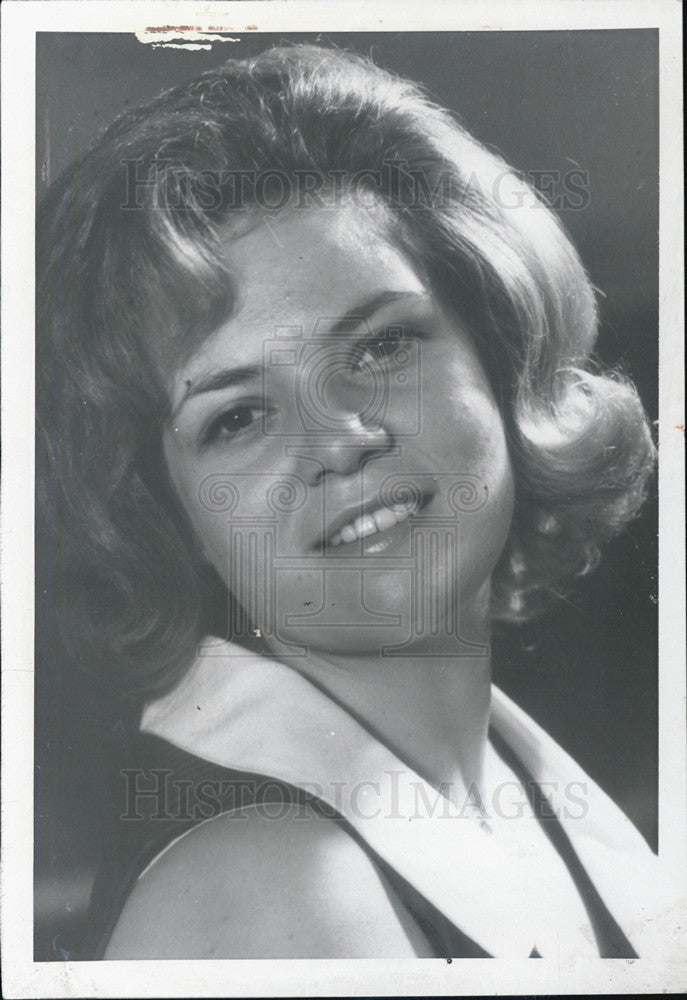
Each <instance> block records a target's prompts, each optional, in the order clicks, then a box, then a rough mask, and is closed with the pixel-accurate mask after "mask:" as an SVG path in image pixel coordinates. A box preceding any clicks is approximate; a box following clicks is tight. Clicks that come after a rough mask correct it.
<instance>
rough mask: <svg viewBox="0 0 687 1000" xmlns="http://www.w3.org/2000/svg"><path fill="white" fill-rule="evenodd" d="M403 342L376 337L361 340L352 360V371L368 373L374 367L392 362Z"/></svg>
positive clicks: (356, 346)
mask: <svg viewBox="0 0 687 1000" xmlns="http://www.w3.org/2000/svg"><path fill="white" fill-rule="evenodd" d="M400 346H401V342H400V341H399V340H397V339H394V338H391V337H375V338H369V339H368V340H361V341H360V342H359V343H357V344H356V345H355V349H354V352H353V358H352V359H351V371H353V372H363V371H367V370H368V369H369V368H370V366H372V365H380V364H385V363H386V362H388V361H390V360H391V359H392V358H393V356H394V354H395V353H396V351H397V350H398V349H399V347H400Z"/></svg>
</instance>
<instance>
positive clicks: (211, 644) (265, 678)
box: [141, 639, 657, 957]
mask: <svg viewBox="0 0 687 1000" xmlns="http://www.w3.org/2000/svg"><path fill="white" fill-rule="evenodd" d="M203 653H204V654H205V655H200V656H199V657H198V658H197V659H196V661H195V662H194V663H193V665H192V667H191V668H190V670H189V671H188V672H187V674H186V675H185V676H184V677H183V678H182V680H181V682H180V683H179V684H178V685H177V686H176V688H175V689H174V690H173V691H171V692H170V693H169V694H167V695H165V696H163V697H161V698H159V699H157V700H156V701H154V702H151V703H149V704H148V705H147V706H146V708H145V710H144V713H143V719H142V722H141V728H142V729H143V730H144V731H145V732H148V733H151V734H154V735H156V736H159V737H161V738H163V739H165V740H167V741H168V742H170V743H172V744H174V745H176V746H178V747H180V748H182V749H184V750H186V751H188V752H190V753H193V754H195V755H196V756H199V757H202V758H204V759H206V760H210V761H213V762H215V763H217V764H220V765H223V766H225V767H230V768H234V769H237V770H241V771H247V772H251V773H254V774H260V775H266V776H270V777H272V778H278V779H280V780H282V781H285V782H288V783H289V784H291V785H293V786H296V787H299V788H304V789H306V790H307V791H310V792H314V793H315V794H317V796H318V797H319V798H321V799H322V800H324V801H325V802H327V803H328V804H329V805H331V806H333V807H334V808H335V809H337V811H338V812H339V813H340V814H341V815H342V816H343V817H344V818H345V819H346V820H347V821H348V822H349V823H350V824H351V825H352V826H353V827H354V828H355V829H356V831H357V832H358V833H359V834H360V835H361V836H362V837H363V838H364V840H365V841H366V842H367V843H368V844H369V845H370V847H371V848H372V849H373V850H374V851H375V852H376V853H377V854H378V855H379V856H380V857H381V858H383V859H384V860H385V861H386V862H387V863H388V864H390V865H391V866H392V867H393V868H394V869H395V870H396V871H397V872H398V873H399V874H400V875H401V876H402V877H403V878H405V879H406V880H407V881H408V882H409V883H410V884H411V885H413V886H415V888H416V889H418V891H419V892H420V893H421V894H422V895H423V896H425V898H427V899H428V900H429V901H430V902H431V903H432V904H433V905H434V906H435V907H437V908H438V909H439V910H440V911H441V912H442V913H443V914H444V915H445V916H446V917H447V918H448V919H449V920H450V921H451V922H452V923H453V924H455V925H456V926H457V927H459V928H460V929H461V930H462V931H463V932H464V933H465V934H467V935H468V936H469V937H470V938H471V939H472V940H474V941H475V942H476V943H477V944H478V945H480V946H481V947H482V948H484V949H485V950H486V951H487V952H489V953H490V954H492V955H496V956H499V957H502V956H503V957H505V956H508V957H525V956H527V955H529V953H530V951H531V948H532V946H533V944H534V943H535V942H536V946H537V948H538V950H539V952H540V953H541V954H542V955H546V954H557V955H559V956H560V955H561V954H568V955H570V956H571V957H573V956H579V955H583V954H585V953H586V954H598V952H596V948H595V944H594V940H593V935H592V932H591V928H590V926H589V924H588V920H587V919H586V914H584V913H583V911H582V909H581V904H580V903H579V899H576V900H573V899H572V897H571V896H570V895H569V890H570V886H568V885H567V881H566V883H565V884H564V882H563V881H562V880H561V872H560V867H561V864H562V863H561V862H560V859H559V858H558V855H555V854H553V852H552V851H551V850H550V849H544V848H542V846H541V844H540V845H539V848H537V851H536V852H535V853H536V857H532V856H530V857H527V858H524V857H523V851H524V854H529V855H532V851H533V849H532V848H531V846H527V845H525V846H524V847H523V845H524V844H525V841H527V843H528V844H529V843H530V841H531V839H532V830H533V828H534V826H535V825H536V827H537V828H538V835H539V836H541V830H540V828H539V824H533V825H532V826H530V827H529V831H530V832H529V833H528V832H527V830H526V829H525V828H524V827H523V824H522V823H521V824H520V825H519V826H518V824H515V825H513V824H511V825H510V826H508V824H507V823H502V824H501V833H502V834H503V832H504V831H505V833H507V834H508V836H507V837H506V839H505V842H504V839H503V836H494V835H493V834H490V833H489V832H487V831H485V830H484V829H483V828H482V827H480V825H478V824H477V823H476V822H474V820H472V819H469V818H466V814H465V811H461V810H460V809H459V808H456V807H454V806H452V805H451V804H450V803H449V802H448V800H446V799H443V798H442V799H441V800H440V803H441V804H440V806H437V801H438V800H437V796H438V793H437V792H436V790H434V789H433V788H432V787H431V786H430V785H429V784H428V783H427V782H425V781H424V780H423V779H422V778H420V777H419V775H417V774H416V773H414V772H413V771H412V770H411V769H410V768H409V767H407V765H405V764H404V763H403V762H402V761H401V760H399V759H398V758H397V757H396V756H395V755H394V754H393V753H392V752H391V751H390V750H389V749H388V748H387V747H386V746H384V745H383V744H382V743H381V742H380V741H379V740H377V739H376V738H375V737H373V736H372V735H371V734H370V733H369V732H368V731H367V730H366V729H365V728H364V727H363V726H362V725H361V724H360V723H358V722H357V721H356V720H355V719H354V718H353V717H352V716H351V715H350V714H349V713H348V712H346V711H345V710H344V709H343V708H341V707H340V706H339V705H337V704H336V703H335V702H334V701H333V700H332V699H330V698H329V697H328V696H327V695H326V694H324V693H323V692H322V691H320V690H319V689H318V688H316V687H315V686H314V685H313V684H311V683H310V682H309V681H308V680H306V679H305V678H304V677H303V676H301V675H300V674H299V673H297V672H296V670H294V669H292V668H291V667H288V666H286V665H285V664H283V663H280V662H278V661H276V660H271V659H267V658H265V657H263V656H260V655H257V654H254V653H250V652H248V651H246V650H245V649H243V648H241V647H239V646H235V645H232V644H230V643H226V642H221V641H219V640H214V639H212V640H208V642H207V643H206V644H205V646H204V649H203ZM490 721H491V725H492V727H493V729H494V730H495V731H496V732H497V733H498V734H499V735H500V736H501V737H502V738H503V739H504V740H505V742H506V743H507V744H508V746H509V747H510V748H511V749H512V750H513V751H514V753H515V754H516V756H517V757H518V758H519V759H520V761H521V762H522V764H523V765H524V767H525V768H526V769H527V770H528V771H529V773H530V774H531V775H532V777H533V779H534V780H535V781H536V782H537V783H538V784H539V785H540V786H541V787H542V789H543V791H544V793H545V795H546V797H547V798H548V800H549V803H550V804H551V806H552V808H553V809H554V810H555V811H556V814H557V815H558V817H559V819H560V822H561V824H562V825H563V827H564V829H565V831H566V833H567V834H568V836H569V838H570V840H571V842H572V844H573V847H574V848H575V850H576V851H577V854H578V856H579V857H580V860H581V861H582V863H583V865H584V866H585V868H586V870H587V872H588V874H589V875H590V877H591V879H592V881H593V882H594V884H595V886H596V888H597V890H598V891H599V892H600V894H601V896H602V898H603V899H604V902H605V903H606V905H607V906H608V908H609V909H610V911H611V913H613V915H614V916H615V917H616V920H617V921H618V922H619V923H620V925H621V927H622V928H623V930H624V931H625V933H626V934H627V936H628V937H629V938H630V940H631V941H632V942H633V944H634V945H635V947H636V948H637V939H638V938H639V937H640V936H641V931H642V928H643V927H646V917H647V913H648V909H647V907H648V900H650V899H651V894H647V893H649V892H650V888H651V889H653V888H654V885H655V882H656V875H657V872H656V861H657V859H656V858H655V856H654V855H653V854H652V853H651V851H650V849H649V848H648V846H647V845H646V843H645V841H644V840H643V838H642V837H641V836H640V835H639V833H638V832H637V831H636V829H635V828H634V827H633V826H632V824H631V823H630V822H629V820H628V819H627V817H625V816H624V814H623V813H622V812H621V811H620V810H619V809H618V808H617V806H615V804H614V803H613V802H612V801H611V800H610V799H609V797H608V796H607V795H606V794H605V793H604V792H603V791H602V790H601V789H600V788H599V787H598V786H597V785H596V784H595V783H594V782H592V781H591V779H590V778H589V776H588V775H587V774H585V772H584V771H583V770H582V769H581V768H580V767H578V765H577V764H576V763H575V762H574V761H573V760H572V758H571V757H569V755H568V754H566V753H565V751H563V750H562V749H561V747H559V746H558V745H557V744H556V743H555V741H554V740H552V739H551V738H550V737H549V736H547V734H546V733H545V732H544V731H543V730H542V729H541V728H540V727H539V726H538V725H537V724H536V723H535V722H534V721H533V720H532V719H530V718H529V717H528V716H527V715H526V714H525V713H524V712H522V711H521V710H520V709H519V708H517V706H515V705H514V704H513V702H512V701H511V700H510V699H509V698H508V697H507V696H506V695H505V694H503V692H501V691H499V690H498V689H497V688H495V687H494V688H492V708H491V719H490ZM489 749H490V753H489V757H488V766H489V767H490V768H492V769H493V776H494V778H495V779H497V778H498V776H499V774H501V775H503V774H504V771H503V765H502V763H501V762H500V761H499V760H498V758H497V755H496V754H495V752H494V751H493V748H491V747H490V748H489ZM499 768H501V770H500V771H499ZM509 773H510V772H506V777H507V775H508V774H509ZM511 777H512V775H511ZM575 783H577V784H575ZM573 787H574V788H575V793H576V794H577V795H578V797H579V799H581V805H580V804H579V803H578V806H577V809H575V808H572V809H571V801H570V795H571V790H572V789H573ZM423 803H424V804H425V805H424V806H423ZM573 805H574V803H573ZM418 809H419V810H420V811H419V812H418ZM580 813H583V815H580ZM448 818H453V819H454V820H455V822H446V820H447V819H448ZM411 819H416V820H417V821H416V822H410V820H411ZM516 828H517V829H516ZM523 836H524V840H523ZM534 839H535V840H536V837H535V838H534ZM511 841H512V844H511ZM533 872H534V873H535V874H534V877H533ZM566 893H568V895H567V896H566ZM577 904H579V905H577ZM576 905H577V909H575V906H576ZM571 911H574V913H573V912H571ZM580 913H582V914H583V915H582V916H581V917H580ZM557 918H558V919H557ZM578 918H579V919H578ZM640 953H641V952H640Z"/></svg>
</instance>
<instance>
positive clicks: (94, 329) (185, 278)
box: [37, 45, 654, 693]
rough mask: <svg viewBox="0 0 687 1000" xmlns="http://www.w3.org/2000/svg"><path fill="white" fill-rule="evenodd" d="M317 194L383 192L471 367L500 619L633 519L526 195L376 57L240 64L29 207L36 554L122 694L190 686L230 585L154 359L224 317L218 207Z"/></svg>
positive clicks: (134, 119)
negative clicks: (506, 486) (504, 494)
mask: <svg viewBox="0 0 687 1000" xmlns="http://www.w3.org/2000/svg"><path fill="white" fill-rule="evenodd" d="M267 175H269V179H270V183H271V188H272V189H273V190H272V192H271V194H270V193H269V189H270V184H265V183H264V182H265V179H266V177H267ZM306 175H309V176H311V177H317V176H322V177H325V178H326V177H329V178H339V180H340V179H341V178H343V184H344V186H345V187H346V188H347V190H348V191H349V193H350V192H351V191H352V186H353V180H354V181H355V185H356V189H358V190H360V189H367V190H369V191H373V192H374V196H375V197H376V198H378V199H380V200H381V201H382V202H384V203H385V204H386V206H387V208H388V210H389V212H390V213H391V216H392V217H393V219H394V220H396V221H397V224H398V225H397V230H396V238H397V239H398V240H399V242H400V243H401V244H402V246H403V248H404V250H405V251H406V252H407V254H408V255H409V256H410V257H411V258H412V259H413V260H414V261H416V262H417V263H418V264H419V265H420V266H421V267H422V269H423V272H424V273H425V274H427V275H429V278H430V281H431V283H432V285H433V287H434V288H435V290H436V293H437V294H439V295H441V296H442V298H443V300H444V301H445V302H446V303H447V304H449V305H452V306H453V307H454V308H455V309H456V310H457V311H458V313H459V314H461V316H462V317H463V318H464V320H465V322H466V323H467V324H468V326H469V328H470V329H471V330H472V332H473V335H474V337H475V340H476V342H477V344H478V347H479V349H480V350H481V354H482V358H483V361H484V364H485V366H486V368H487V371H488V373H489V375H490V377H491V379H492V384H493V386H494V390H495V393H496V396H497V399H498V401H499V403H500V407H501V411H502V414H503V419H504V424H505V427H506V430H507V434H508V438H509V446H510V451H511V456H512V461H513V467H514V472H515V477H516V511H515V516H514V520H513V524H512V529H511V533H510V537H509V540H508V543H507V546H506V549H505V551H504V553H503V556H502V558H501V560H500V563H499V565H498V567H497V570H496V572H495V575H494V580H493V588H492V590H493V614H494V616H495V617H498V618H502V619H509V620H515V621H517V620H524V619H527V618H528V617H532V616H533V615H535V614H537V613H538V612H539V611H540V610H541V609H542V608H543V607H544V606H545V605H546V602H547V600H550V598H551V595H552V594H553V595H556V594H562V593H564V592H565V591H566V589H567V588H569V586H570V584H571V582H572V581H573V580H574V579H575V578H576V577H577V576H579V575H580V574H584V573H586V572H588V571H589V570H590V569H591V568H593V566H594V565H595V563H596V562H597V560H598V553H599V548H600V546H601V545H602V544H603V543H605V542H606V541H608V540H609V539H610V538H611V537H612V536H614V535H615V534H616V533H618V532H619V531H620V530H621V529H622V528H623V527H624V526H625V525H626V524H627V523H628V522H629V521H630V520H631V519H632V518H633V517H635V515H636V514H637V512H638V510H639V508H640V506H641V504H642V502H643V500H644V497H645V491H646V484H647V479H648V477H649V475H650V473H651V471H652V468H653V464H654V446H653V443H652V440H651V435H650V432H649V428H648V425H647V420H646V416H645V413H644V410H643V408H642V405H641V403H640V401H639V398H638V396H637V394H636V391H635V389H634V387H633V386H632V384H631V383H630V382H629V381H628V380H627V379H625V378H623V377H621V376H620V375H619V374H617V373H603V372H601V371H600V370H599V368H598V366H597V365H596V364H595V363H593V362H592V361H591V360H590V355H591V352H592V349H593V346H594V343H595V338H596V332H597V314H596V305H595V299H594V294H593V291H592V288H591V285H590V283H589V280H588V278H587V276H586V274H585V271H584V269H583V267H582V265H581V263H580V260H579V258H578V256H577V253H576V251H575V250H574V248H573V246H572V245H571V243H570V241H569V239H568V238H567V236H566V235H565V233H564V231H563V229H562V227H561V226H560V224H559V222H558V220H557V219H556V217H555V216H554V215H553V213H552V212H551V211H549V209H548V208H546V207H545V206H544V205H543V204H542V203H541V202H538V203H537V206H536V210H534V209H533V201H534V199H535V198H536V196H535V194H534V192H533V191H532V190H531V189H530V188H529V187H528V185H527V184H526V183H525V182H524V181H523V180H522V179H521V178H519V177H518V176H517V175H516V174H515V173H514V172H513V171H512V170H510V169H509V168H508V166H507V165H506V164H505V163H504V162H503V161H502V160H501V159H500V158H499V157H498V156H496V155H494V153H492V152H490V151H488V150H487V149H485V148H484V147H483V146H482V145H481V144H480V143H478V142H477V141H476V140H475V139H473V138H472V137H471V136H470V135H469V134H468V133H467V132H466V131H465V130H464V129H463V128H462V126H461V125H460V124H459V123H458V122H457V121H456V120H455V119H454V118H453V117H452V116H451V114H449V113H448V112H447V111H445V110H443V109H441V108H440V107H438V106H437V105H435V104H434V103H433V102H432V101H431V100H430V99H429V98H428V97H427V96H426V95H425V94H424V93H423V91H422V90H421V88H419V87H418V86H416V85H415V84H412V83H410V82H408V81H407V80H404V79H400V78H398V77H396V76H394V75H392V74H390V73H388V72H386V71H384V70H382V69H380V68H378V67H376V66H375V65H374V64H373V63H372V62H370V61H368V60H366V59H364V58H361V57H358V56H355V55H352V54H350V53H346V52H341V51H338V50H335V49H325V48H320V47H315V46H302V45H297V46H292V47H284V46H282V47H277V48H274V49H271V50H269V51H266V52H265V53H263V54H261V55H259V56H257V57H256V58H252V59H245V60H234V59H232V60H229V61H228V62H227V63H225V64H224V65H223V66H222V67H221V68H219V69H217V70H214V71H212V72H209V73H206V74H204V75H203V76H201V77H199V78H198V79H195V80H193V81H192V82H191V83H187V84H184V85H182V86H180V87H177V88H175V89H172V90H169V91H167V92H165V93H163V94H161V95H160V96H159V97H158V98H157V99H156V100H154V101H152V102H151V103H149V104H147V105H145V106H144V107H141V108H139V109H137V110H133V111H130V112H128V113H126V114H124V115H122V116H121V117H120V118H118V119H117V120H116V121H115V122H114V124H113V125H111V126H110V128H108V129H107V130H106V131H105V132H104V133H103V134H102V136H101V137H100V139H99V140H98V141H97V142H96V144H95V145H94V146H93V147H92V148H91V149H90V151H89V152H88V153H86V154H85V155H84V156H83V157H82V158H81V159H80V160H79V161H77V162H76V163H74V164H73V165H72V166H71V167H69V169H68V170H67V173H66V175H65V178H64V179H63V180H60V181H56V182H55V183H54V185H53V187H52V188H51V189H50V190H49V192H48V194H47V195H46V197H45V199H44V201H43V203H42V205H41V206H40V208H39V215H38V238H37V323H38V339H37V378H38V385H37V397H38V424H39V445H38V451H37V470H38V509H39V514H40V516H39V531H40V532H41V535H40V538H41V539H42V541H41V542H40V543H39V549H41V546H42V549H41V551H43V552H48V553H49V557H46V558H49V561H50V565H51V570H50V574H51V587H50V589H51V593H52V594H53V595H54V596H53V598H52V614H53V617H54V620H55V621H56V622H58V623H59V625H60V628H61V634H62V637H63V642H64V644H65V648H66V649H67V651H68V655H69V656H70V657H71V658H72V660H74V661H75V662H77V663H78V664H79V665H81V666H83V667H86V668H88V669H92V670H94V671H98V672H99V673H104V674H105V675H106V676H108V678H109V680H110V681H112V682H113V683H114V684H115V685H116V686H117V687H119V688H120V689H123V690H127V691H129V692H131V691H138V692H141V693H144V692H153V691H156V690H159V689H161V688H162V687H164V686H166V685H168V684H169V683H171V682H172V681H173V680H174V679H176V677H177V676H179V674H180V673H181V672H182V671H183V670H184V669H185V667H186V666H187V665H188V664H190V662H191V660H192V658H193V656H194V652H195V647H196V643H197V641H198V639H199V637H200V634H201V632H203V631H204V630H205V629H206V628H207V627H208V608H209V606H210V605H211V604H212V601H213V599H214V597H213V595H215V593H216V587H217V586H218V581H217V579H215V578H214V577H213V576H212V573H211V572H210V571H209V570H208V569H207V567H206V566H205V564H204V563H203V561H202V559H201V558H200V556H199V552H198V546H197V545H196V543H195V541H194V539H193V538H192V536H191V532H190V529H189V526H188V524H187V521H186V519H185V517H184V516H183V514H182V511H181V508H180V505H179V504H178V502H177V500H176V499H175V497H174V495H173V492H172V490H171V487H170V486H169V482H168V479H167V476H166V472H165V469H164V468H163V467H162V458H161V453H162V448H161V427H162V423H163V421H164V419H165V417H166V415H167V412H168V410H167V408H168V400H167V398H166V394H165V390H164V388H163V385H162V379H161V375H160V366H159V364H156V363H155V361H154V360H153V358H154V355H155V353H156V352H158V354H159V351H160V348H161V347H162V349H163V352H164V354H165V356H166V357H167V358H177V359H178V358H179V357H180V356H182V355H184V354H188V353H190V351H191V350H192V349H193V347H194V345H197V344H198V342H199V341H200V340H202V338H204V337H206V336H207V335H209V333H210V332H211V331H212V330H213V329H214V328H216V326H217V325H218V324H219V322H220V321H221V320H222V318H223V317H224V316H226V315H227V313H228V311H229V309H230V307H231V297H232V294H231V275H228V274H226V273H225V272H224V268H223V264H222V263H221V257H220V253H219V250H218V239H219V233H220V230H221V227H222V225H223V224H224V225H226V222H227V219H228V218H229V217H230V215H231V213H232V212H234V211H237V210H238V211H242V210H244V208H245V206H250V205H253V206H255V205H261V204H262V207H263V208H265V207H266V208H268V209H269V208H272V209H274V210H279V209H280V208H283V207H284V205H283V204H282V202H283V197H282V195H283V191H284V182H283V179H284V178H285V177H286V178H291V179H296V180H298V181H299V183H300V181H302V179H303V178H304V177H305V176H306ZM237 178H239V179H240V181H241V192H240V200H239V201H240V203H239V201H237V190H238V188H237ZM256 178H257V180H256ZM258 185H262V188H261V190H258ZM306 187H307V185H306ZM299 190H301V191H302V187H301V188H300V189H299ZM275 191H276V195H275ZM506 191H507V197H506ZM280 192H281V193H280ZM311 193H312V197H313V198H314V197H315V192H314V191H313V192H311ZM261 198H262V202H261ZM268 200H269V203H268V204H265V202H267V201H268ZM508 206H511V207H508ZM514 206H516V207H514ZM153 345H156V346H155V347H153Z"/></svg>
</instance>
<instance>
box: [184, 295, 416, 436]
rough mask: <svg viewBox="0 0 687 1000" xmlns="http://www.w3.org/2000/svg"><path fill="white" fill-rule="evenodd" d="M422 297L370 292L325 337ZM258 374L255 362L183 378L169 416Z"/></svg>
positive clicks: (333, 324) (338, 320)
mask: <svg viewBox="0 0 687 1000" xmlns="http://www.w3.org/2000/svg"><path fill="white" fill-rule="evenodd" d="M423 298H426V293H421V292H392V291H388V292H380V294H379V295H374V296H373V297H372V298H371V299H366V300H365V301H364V302H360V303H359V304H358V305H357V306H355V307H354V308H353V309H351V310H349V312H347V313H346V315H345V316H342V317H340V318H337V319H336V320H335V321H334V322H333V323H332V325H331V327H330V328H329V330H328V331H327V333H326V336H328V337H334V336H336V335H337V334H339V333H344V332H346V331H350V330H351V329H352V328H353V327H355V326H357V325H359V324H360V323H362V322H364V321H365V320H367V319H370V317H371V316H374V314H375V313H377V312H379V310H380V309H382V308H383V307H384V306H386V305H389V303H391V302H398V301H399V300H401V299H420V300H421V299H423ZM261 374H262V369H261V368H258V367H256V366H255V365H247V366H245V367H243V368H220V369H218V370H216V371H212V372H208V374H207V375H204V376H203V377H202V378H199V379H198V381H197V382H193V383H192V382H191V380H190V379H187V381H186V391H185V392H184V395H183V396H182V398H181V399H180V400H179V402H178V403H177V405H176V406H175V407H174V410H173V411H172V417H175V416H176V415H177V414H178V413H179V411H180V410H181V408H182V406H184V404H185V403H187V402H188V400H189V399H193V397H194V396H200V395H202V394H203V393H207V392H218V391H219V390H221V389H231V388H233V387H234V386H237V385H243V384H245V383H246V382H249V381H251V379H255V378H259V377H260V375H261Z"/></svg>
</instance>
